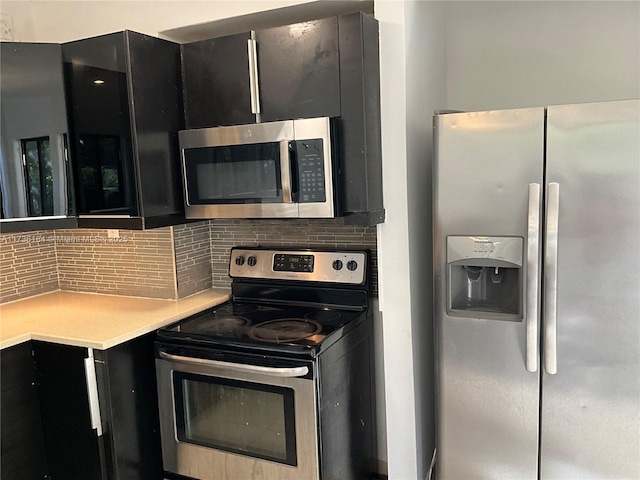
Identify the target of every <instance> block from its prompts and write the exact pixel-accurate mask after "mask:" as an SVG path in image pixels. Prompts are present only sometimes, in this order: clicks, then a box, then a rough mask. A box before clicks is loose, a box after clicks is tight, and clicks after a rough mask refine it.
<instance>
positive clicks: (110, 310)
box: [0, 288, 230, 350]
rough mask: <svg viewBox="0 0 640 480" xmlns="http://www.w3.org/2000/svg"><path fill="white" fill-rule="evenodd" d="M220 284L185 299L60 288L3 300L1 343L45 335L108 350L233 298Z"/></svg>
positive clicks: (51, 339)
mask: <svg viewBox="0 0 640 480" xmlns="http://www.w3.org/2000/svg"><path fill="white" fill-rule="evenodd" d="M229 296H230V294H229V290H228V289H219V288H214V289H210V290H206V291H204V292H200V293H197V294H195V295H192V296H190V297H187V298H183V299H180V300H156V299H151V298H138V297H123V296H117V295H99V294H94V293H79V292H68V291H56V292H50V293H45V294H43V295H37V296H34V297H29V298H25V299H23V300H17V301H15V302H11V303H5V304H2V305H0V349H2V348H7V347H11V346H13V345H17V344H19V343H22V342H25V341H28V340H42V341H47V342H53V343H63V344H66V345H74V346H79V347H87V348H96V349H99V350H104V349H107V348H110V347H113V346H115V345H118V344H120V343H123V342H126V341H128V340H131V339H133V338H135V337H138V336H140V335H144V334H145V333H149V332H152V331H154V330H156V329H158V328H160V327H164V326H165V325H169V324H171V323H173V322H175V321H178V320H181V319H183V318H186V317H188V316H189V315H193V314H194V313H197V312H199V311H201V310H204V309H207V308H210V307H213V306H215V305H218V304H220V303H222V302H224V301H226V300H227V299H228V298H229Z"/></svg>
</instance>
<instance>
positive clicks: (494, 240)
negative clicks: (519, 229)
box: [447, 236, 524, 267]
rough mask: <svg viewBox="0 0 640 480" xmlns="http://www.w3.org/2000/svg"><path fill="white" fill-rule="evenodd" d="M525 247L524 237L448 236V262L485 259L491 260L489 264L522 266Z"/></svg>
mask: <svg viewBox="0 0 640 480" xmlns="http://www.w3.org/2000/svg"><path fill="white" fill-rule="evenodd" d="M523 247H524V240H523V239H522V237H481V236H465V237H463V236H451V237H448V238H447V263H455V262H459V261H461V260H469V259H479V260H480V259H483V260H488V261H489V262H487V266H489V265H493V266H504V267H507V266H510V265H511V266H516V265H517V266H519V267H521V266H522V257H523ZM502 262H505V263H507V264H510V265H506V264H505V265H503V264H502ZM482 263H485V262H482ZM498 263H499V264H498Z"/></svg>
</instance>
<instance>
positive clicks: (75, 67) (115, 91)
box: [62, 32, 138, 216]
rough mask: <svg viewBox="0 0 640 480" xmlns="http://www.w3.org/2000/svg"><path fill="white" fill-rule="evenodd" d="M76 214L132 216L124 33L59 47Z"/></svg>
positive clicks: (134, 206) (134, 211)
mask: <svg viewBox="0 0 640 480" xmlns="http://www.w3.org/2000/svg"><path fill="white" fill-rule="evenodd" d="M62 52H63V57H64V63H65V77H66V86H67V91H68V100H69V118H70V120H71V122H70V123H71V132H72V142H71V148H72V151H73V154H74V155H73V156H74V159H75V164H74V165H75V177H76V182H77V189H76V194H77V206H78V209H77V211H78V214H80V215H83V214H91V215H95V214H110V215H130V216H137V215H138V201H137V195H136V182H135V173H134V159H133V144H132V139H131V121H130V112H129V95H128V90H127V54H126V51H125V42H124V33H122V32H121V33H114V34H110V35H103V36H100V37H95V38H89V39H84V40H79V41H76V42H71V43H66V44H64V45H63V47H62Z"/></svg>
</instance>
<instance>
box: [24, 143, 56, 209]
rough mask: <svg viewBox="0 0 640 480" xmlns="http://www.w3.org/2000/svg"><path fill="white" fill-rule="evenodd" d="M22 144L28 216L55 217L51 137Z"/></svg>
mask: <svg viewBox="0 0 640 480" xmlns="http://www.w3.org/2000/svg"><path fill="white" fill-rule="evenodd" d="M21 143H22V158H23V165H24V178H25V183H26V191H27V212H28V215H29V216H30V217H39V216H44V215H53V169H52V165H51V152H50V143H49V137H38V138H31V139H27V140H22V142H21Z"/></svg>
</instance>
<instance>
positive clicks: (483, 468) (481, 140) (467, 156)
mask: <svg viewBox="0 0 640 480" xmlns="http://www.w3.org/2000/svg"><path fill="white" fill-rule="evenodd" d="M544 114H545V112H544V109H543V108H533V109H518V110H506V111H493V112H480V113H464V114H462V113H461V114H446V115H438V116H436V117H435V119H434V126H435V142H436V145H435V155H436V163H435V169H434V209H435V211H434V245H435V253H434V265H435V289H436V291H435V309H436V310H435V314H436V342H437V343H436V362H437V370H436V371H437V389H436V391H437V402H436V409H437V468H436V470H437V474H438V478H441V479H472V478H482V479H498V478H502V479H531V478H536V477H537V472H538V470H537V469H538V414H539V370H537V371H533V372H529V371H527V364H530V368H531V369H532V370H536V368H537V365H536V363H537V354H538V352H537V339H538V336H537V332H536V330H535V329H530V336H531V335H532V338H530V342H529V357H530V358H529V360H530V361H529V362H527V342H526V338H527V326H529V327H532V326H534V325H535V323H534V322H535V320H536V318H526V317H527V311H529V310H531V309H530V308H529V307H531V306H532V305H529V304H527V301H526V298H527V295H525V293H526V290H527V288H530V289H532V290H530V292H532V295H531V296H530V298H531V299H532V300H531V301H530V302H529V303H533V304H534V305H533V306H537V298H538V296H537V290H536V289H537V287H538V286H539V285H538V284H539V282H538V281H536V280H535V276H534V277H531V275H530V274H531V273H532V271H531V270H535V269H536V268H537V267H538V264H537V263H538V262H537V261H536V258H537V249H536V248H533V249H531V251H532V252H534V253H533V254H529V253H527V252H528V251H529V250H530V248H529V247H530V246H531V245H529V243H530V242H529V240H528V237H529V236H531V237H532V242H534V243H535V242H536V241H537V240H538V235H537V229H538V225H537V224H536V222H535V218H537V217H536V216H537V214H538V211H539V209H540V206H541V202H540V200H539V198H538V196H537V195H535V191H536V189H535V188H530V185H533V186H534V187H535V186H539V185H540V184H541V183H542V181H543V153H544V151H543V149H544ZM531 192H533V194H532V193H531ZM530 198H531V199H532V202H531V204H532V205H531V208H530ZM529 217H531V218H532V219H534V221H533V222H530V221H529ZM530 223H531V225H529V224H530ZM530 230H531V231H530ZM529 234H531V235H529ZM465 237H466V238H465ZM502 246H505V250H507V251H508V252H507V254H505V255H504V256H503V257H501V258H498V256H496V255H498V254H499V251H500V249H501V247H502ZM533 247H535V244H534V245H533ZM474 256H477V258H473V257H474ZM528 262H533V264H532V265H531V266H530V268H529V267H527V263H528ZM505 271H506V273H505V274H504V276H502V274H501V272H505ZM465 275H467V277H465ZM527 277H529V278H534V280H531V281H530V283H532V285H527V280H526V279H527ZM485 279H489V280H487V282H486V284H485V285H484V287H486V288H485V289H484V290H483V288H481V287H483V285H482V284H481V283H477V282H482V281H484V280H485ZM465 281H468V284H467V288H466V290H465V288H464V282H465ZM507 281H516V282H520V283H519V285H520V288H519V289H518V291H517V292H516V294H517V295H516V297H515V298H514V297H513V296H512V295H510V297H511V298H510V299H509V301H508V302H504V304H503V303H502V299H501V298H497V297H495V296H493V293H491V292H492V291H494V290H495V289H496V288H497V289H501V288H503V287H504V289H503V291H505V292H507V291H508V292H511V293H513V290H512V289H510V288H507V286H505V285H504V282H507ZM474 282H475V283H474ZM458 284H460V285H462V288H461V289H460V291H458V286H457V285H458ZM450 287H451V290H450ZM476 287H477V288H476ZM454 290H455V291H454ZM495 291H499V290H495ZM467 300H468V301H467ZM501 306H506V307H507V308H506V309H501ZM535 310H536V309H535V308H534V309H533V312H534V314H533V316H534V317H535V316H536V314H535ZM529 320H530V321H531V322H533V323H530V322H529ZM531 340H532V341H531ZM531 349H533V350H531Z"/></svg>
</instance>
